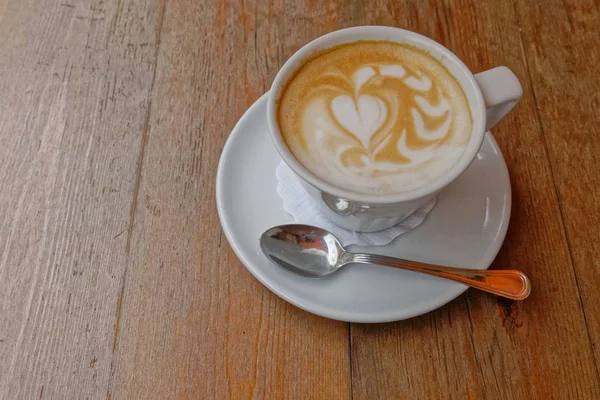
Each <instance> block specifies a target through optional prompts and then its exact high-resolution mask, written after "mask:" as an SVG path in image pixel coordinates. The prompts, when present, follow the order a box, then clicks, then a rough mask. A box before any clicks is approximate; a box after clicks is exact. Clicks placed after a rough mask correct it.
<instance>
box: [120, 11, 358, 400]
mask: <svg viewBox="0 0 600 400" xmlns="http://www.w3.org/2000/svg"><path fill="white" fill-rule="evenodd" d="M263 4H264V3H262V2H256V3H252V2H244V3H241V4H240V3H233V2H232V3H228V2H221V3H220V4H219V5H210V4H200V3H197V2H194V1H189V2H169V3H167V4H166V5H165V9H164V11H163V12H164V17H163V18H164V21H163V23H162V29H161V35H160V51H159V55H158V62H157V66H158V69H157V74H156V81H155V84H154V89H153V95H152V100H153V101H152V108H151V110H150V120H149V124H148V125H149V129H148V133H147V136H146V139H145V145H144V148H143V150H142V151H143V161H142V164H143V166H142V168H141V169H140V187H139V191H138V193H137V207H136V209H135V214H134V217H135V222H134V224H133V233H132V242H131V260H130V263H129V268H128V271H127V275H126V283H125V288H124V292H123V304H122V310H121V312H120V315H121V318H120V324H119V326H120V334H119V339H118V342H117V352H116V359H115V369H114V378H113V381H112V384H111V386H110V390H109V393H110V397H111V398H115V399H122V398H170V397H176V398H232V399H239V398H265V399H271V398H284V397H285V398H303V396H304V395H305V394H306V393H319V395H320V396H323V397H324V398H325V397H328V398H348V397H349V390H350V374H349V370H350V367H349V353H348V348H349V345H348V325H347V324H345V323H342V322H335V321H330V320H325V319H323V318H319V317H316V316H314V315H310V314H308V313H305V312H302V311H299V310H298V309H296V308H295V307H293V306H290V305H288V304H286V303H285V302H283V301H282V300H281V299H279V298H277V297H276V296H274V295H273V294H271V293H270V292H269V291H268V290H267V289H265V288H264V287H263V286H261V285H260V284H259V283H258V282H257V281H256V280H255V279H254V278H253V277H252V276H251V275H250V274H249V273H248V272H247V271H246V270H245V268H244V267H243V266H242V265H241V264H240V262H239V261H238V260H237V258H236V257H235V255H234V254H233V253H232V251H231V249H230V248H229V246H228V245H227V243H226V239H225V238H224V237H223V234H222V232H221V228H220V224H219V220H218V217H217V214H216V207H215V204H214V193H215V171H216V168H217V163H218V159H219V154H220V149H221V148H222V146H223V144H224V143H225V140H226V138H227V135H228V133H229V131H230V130H231V129H232V128H233V124H234V123H235V121H236V120H237V119H238V118H239V117H240V116H241V115H242V113H243V112H244V110H245V109H246V108H247V107H248V106H249V105H250V104H251V103H252V102H254V101H255V100H256V99H257V98H258V97H259V96H260V95H261V94H262V93H263V92H264V91H265V89H266V85H267V84H268V83H270V82H267V76H268V75H269V74H270V73H271V72H275V71H276V70H277V68H278V67H279V66H280V64H281V63H282V62H283V59H282V58H281V57H283V56H284V55H288V54H291V52H292V51H293V50H292V49H291V48H293V47H295V46H296V44H297V43H298V44H299V43H302V42H303V41H305V40H307V39H308V38H307V37H306V33H304V32H302V31H296V30H294V31H292V32H289V33H288V34H286V35H282V37H279V35H276V34H270V33H269V32H268V31H267V30H266V29H265V28H266V26H267V24H268V22H269V21H268V18H269V16H274V15H279V16H283V15H284V13H283V12H281V10H279V9H269V8H267V7H265V6H263ZM258 21H260V23H259V22H258ZM281 22H282V23H280V24H279V26H286V24H285V21H281ZM312 34H315V35H318V34H319V33H318V32H313V33H312ZM284 38H289V39H287V40H285V39H284ZM292 38H293V39H292ZM225 66H227V67H226V68H225ZM324 377H328V378H329V379H325V378H324ZM331 378H335V379H331Z"/></svg>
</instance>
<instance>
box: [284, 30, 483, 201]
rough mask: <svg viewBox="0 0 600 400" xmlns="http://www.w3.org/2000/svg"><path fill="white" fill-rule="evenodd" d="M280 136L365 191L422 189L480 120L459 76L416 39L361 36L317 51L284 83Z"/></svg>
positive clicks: (347, 185) (326, 175)
mask: <svg viewBox="0 0 600 400" xmlns="http://www.w3.org/2000/svg"><path fill="white" fill-rule="evenodd" d="M277 120H278V124H279V128H280V131H281V134H282V136H283V139H284V141H285V142H286V144H287V146H288V147H289V149H290V150H291V151H292V153H293V154H294V156H295V157H296V158H297V159H298V161H300V163H302V165H304V167H305V168H306V169H308V170H309V171H310V172H312V173H313V174H314V175H316V176H317V177H319V178H321V179H322V180H324V181H327V182H329V183H331V184H333V185H335V186H338V187H341V188H344V189H348V190H351V191H354V192H359V193H368V194H372V193H381V194H389V193H400V192H406V191H410V190H413V189H416V188H418V187H420V186H423V185H426V184H427V183H429V182H431V181H433V180H435V179H436V178H438V177H440V176H441V175H443V174H444V173H445V172H447V171H448V170H450V169H451V168H452V166H453V165H454V164H456V162H457V161H458V160H459V159H460V158H461V156H462V154H463V153H464V151H465V149H466V147H467V144H468V142H469V139H470V137H471V131H472V128H473V122H472V118H471V112H470V108H469V103H468V101H467V97H466V95H465V93H464V91H463V89H462V88H461V86H460V85H459V83H458V82H457V81H456V79H455V78H454V77H453V76H452V74H451V73H450V72H449V71H448V70H447V69H446V68H445V67H444V66H443V65H442V64H441V63H440V62H439V61H438V60H436V59H435V58H433V57H432V56H431V55H430V54H428V53H427V52H425V51H423V50H421V49H418V48H415V47H413V46H410V45H407V44H399V43H392V42H386V41H359V42H354V43H348V44H343V45H339V46H336V47H333V48H330V49H327V50H324V51H320V52H317V53H314V54H313V55H312V56H310V57H309V58H308V59H306V60H305V61H304V62H303V64H302V65H301V66H300V67H299V69H298V70H297V71H296V73H295V74H294V75H293V76H292V77H291V78H290V79H289V80H288V81H287V83H286V84H285V86H284V88H283V90H282V94H281V96H280V98H279V101H278V106H277Z"/></svg>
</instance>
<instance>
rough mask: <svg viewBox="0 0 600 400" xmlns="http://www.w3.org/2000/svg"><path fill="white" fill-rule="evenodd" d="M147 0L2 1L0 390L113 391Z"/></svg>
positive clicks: (152, 18) (69, 394)
mask: <svg viewBox="0 0 600 400" xmlns="http://www.w3.org/2000/svg"><path fill="white" fill-rule="evenodd" d="M157 11H158V9H157V7H156V6H155V4H153V3H152V2H142V3H140V4H137V5H136V6H135V7H125V5H124V4H122V3H121V2H119V1H100V0H98V1H77V2H75V1H72V2H68V1H65V2H64V3H63V4H60V2H41V1H18V2H2V7H0V13H1V14H0V37H2V40H1V41H0V54H1V56H0V93H1V95H0V110H1V117H0V154H1V155H0V182H1V183H2V185H1V187H2V190H1V191H0V238H1V240H0V307H1V312H0V398H2V399H33V398H36V399H37V398H55V399H64V398H74V399H75V398H81V399H83V398H92V397H94V398H98V397H99V396H100V394H104V393H105V392H106V388H107V387H108V381H109V373H110V365H111V360H112V351H113V349H112V347H113V342H114V336H115V328H114V324H115V320H116V317H115V309H116V305H117V302H118V295H119V290H120V288H121V281H122V279H123V275H124V273H125V267H126V259H127V254H126V240H127V237H128V235H129V233H128V226H129V219H130V207H131V199H132V194H133V190H134V185H135V169H136V158H137V157H136V156H137V154H138V152H139V145H140V133H141V132H142V128H143V125H144V120H145V118H146V114H147V109H148V99H149V97H148V96H149V87H150V80H151V79H150V78H151V77H152V74H153V71H154V55H155V48H156V42H155V37H154V34H153V30H152V26H153V25H155V24H156V21H157V17H158V15H157V14H158V13H157Z"/></svg>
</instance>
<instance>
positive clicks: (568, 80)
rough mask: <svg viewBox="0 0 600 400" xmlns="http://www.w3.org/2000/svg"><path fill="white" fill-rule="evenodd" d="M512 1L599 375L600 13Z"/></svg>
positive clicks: (584, 6) (572, 5) (584, 5)
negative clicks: (518, 23) (517, 18)
mask: <svg viewBox="0 0 600 400" xmlns="http://www.w3.org/2000/svg"><path fill="white" fill-rule="evenodd" d="M516 4H517V7H516V8H517V12H518V15H519V18H520V20H521V21H522V24H521V25H522V27H523V37H524V38H526V40H524V43H525V46H524V47H525V55H526V57H527V61H528V64H529V70H530V75H531V80H532V86H533V93H534V94H535V98H536V103H537V108H538V113H539V116H540V125H541V127H542V131H543V133H544V140H545V142H546V145H547V147H548V152H549V158H550V163H551V166H552V173H553V176H554V180H555V182H556V189H557V191H558V199H559V202H560V205H561V208H560V215H561V217H562V218H563V219H564V222H565V227H566V231H567V240H568V243H569V246H570V249H571V257H572V259H573V264H574V266H575V273H576V276H577V282H578V286H579V294H580V296H581V302H582V303H583V308H584V313H585V317H586V321H587V327H588V331H589V335H590V340H591V344H592V348H593V350H594V353H595V359H596V370H598V369H599V367H598V366H599V365H600V346H599V343H600V309H599V308H598V304H600V292H599V291H598V290H597V287H596V283H597V282H600V211H599V210H600V140H599V139H600V114H599V113H598V109H599V108H600V95H599V93H598V90H597V88H600V34H598V31H599V27H600V8H599V6H598V3H597V2H596V3H594V1H587V0H580V1H572V0H567V1H549V2H545V3H544V4H539V5H538V4H535V3H533V2H526V1H518V2H516Z"/></svg>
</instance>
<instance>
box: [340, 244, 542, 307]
mask: <svg viewBox="0 0 600 400" xmlns="http://www.w3.org/2000/svg"><path fill="white" fill-rule="evenodd" d="M351 262H355V263H360V264H378V265H383V266H386V267H392V268H399V269H406V270H409V271H415V272H421V273H423V274H428V275H433V276H437V277H440V278H445V279H450V280H453V281H456V282H460V283H463V284H465V285H467V286H470V287H474V288H476V289H480V290H483V291H486V292H489V293H493V294H496V295H498V296H502V297H507V298H509V299H513V300H523V299H525V298H526V297H527V296H529V293H531V283H530V282H529V278H528V277H527V275H525V274H524V273H522V272H521V271H515V270H478V269H465V268H452V267H443V266H441V265H433V264H425V263H421V262H418V261H408V260H403V259H401V258H394V257H387V256H382V255H377V254H353V255H352V261H351Z"/></svg>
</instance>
